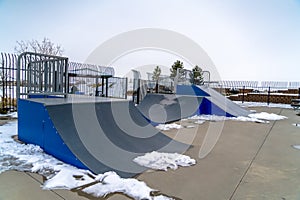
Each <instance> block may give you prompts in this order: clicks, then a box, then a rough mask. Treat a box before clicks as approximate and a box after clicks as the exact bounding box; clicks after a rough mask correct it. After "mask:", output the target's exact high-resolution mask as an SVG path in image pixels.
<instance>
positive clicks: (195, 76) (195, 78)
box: [190, 65, 203, 85]
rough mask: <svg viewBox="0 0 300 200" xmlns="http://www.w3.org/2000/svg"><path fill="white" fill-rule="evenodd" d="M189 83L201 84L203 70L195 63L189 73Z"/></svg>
mask: <svg viewBox="0 0 300 200" xmlns="http://www.w3.org/2000/svg"><path fill="white" fill-rule="evenodd" d="M190 78H191V83H193V84H195V85H202V84H203V71H202V69H201V68H200V67H199V66H198V65H196V66H195V67H194V68H193V69H192V71H191V73H190Z"/></svg>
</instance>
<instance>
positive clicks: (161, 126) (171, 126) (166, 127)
mask: <svg viewBox="0 0 300 200" xmlns="http://www.w3.org/2000/svg"><path fill="white" fill-rule="evenodd" d="M156 128H157V129H159V130H162V131H168V130H170V129H181V128H182V126H181V125H179V124H175V123H173V124H159V125H157V126H156Z"/></svg>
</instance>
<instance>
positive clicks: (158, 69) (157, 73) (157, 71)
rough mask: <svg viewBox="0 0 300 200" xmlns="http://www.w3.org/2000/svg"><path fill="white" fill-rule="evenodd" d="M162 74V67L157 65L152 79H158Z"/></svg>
mask: <svg viewBox="0 0 300 200" xmlns="http://www.w3.org/2000/svg"><path fill="white" fill-rule="evenodd" d="M160 74H161V69H160V67H159V66H156V67H155V68H154V71H153V75H152V80H154V81H158V79H159V76H160Z"/></svg>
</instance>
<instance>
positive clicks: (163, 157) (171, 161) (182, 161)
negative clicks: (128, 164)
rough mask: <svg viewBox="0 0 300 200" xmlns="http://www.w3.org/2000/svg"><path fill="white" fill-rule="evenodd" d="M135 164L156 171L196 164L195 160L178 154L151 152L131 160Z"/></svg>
mask: <svg viewBox="0 0 300 200" xmlns="http://www.w3.org/2000/svg"><path fill="white" fill-rule="evenodd" d="M133 161H134V162H136V163H137V164H139V165H141V166H144V167H148V168H151V169H156V170H164V171H167V170H168V168H170V169H173V170H175V169H177V168H178V167H179V166H182V167H188V166H192V165H195V164H196V160H195V159H192V158H190V157H189V156H186V155H181V154H178V153H160V152H156V151H153V152H151V153H146V154H145V155H143V156H138V157H136V158H134V159H133Z"/></svg>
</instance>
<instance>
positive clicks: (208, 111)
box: [199, 98, 234, 117]
mask: <svg viewBox="0 0 300 200" xmlns="http://www.w3.org/2000/svg"><path fill="white" fill-rule="evenodd" d="M199 114H201V115H218V116H226V117H234V116H233V115H231V114H230V113H228V112H226V111H224V110H223V109H221V108H220V107H219V106H217V105H216V104H214V103H212V102H211V101H210V100H209V99H208V98H204V99H203V100H202V103H201V105H200V107H199Z"/></svg>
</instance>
